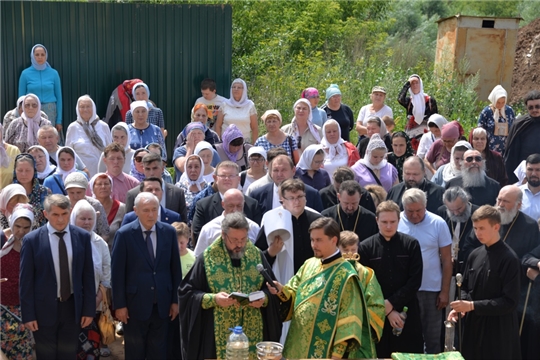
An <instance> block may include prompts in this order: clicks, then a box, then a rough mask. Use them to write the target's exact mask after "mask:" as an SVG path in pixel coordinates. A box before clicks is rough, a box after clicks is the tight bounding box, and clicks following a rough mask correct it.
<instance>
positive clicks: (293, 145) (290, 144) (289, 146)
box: [255, 110, 326, 164]
mask: <svg viewBox="0 0 540 360" xmlns="http://www.w3.org/2000/svg"><path fill="white" fill-rule="evenodd" d="M325 115H326V114H325ZM261 119H262V120H263V121H264V126H265V128H266V134H264V135H263V136H260V137H259V138H258V139H257V141H255V146H260V147H262V148H263V149H264V150H265V151H269V150H270V149H272V148H276V147H281V148H283V149H285V151H287V154H288V155H289V156H290V157H291V159H292V160H293V162H294V163H295V164H296V163H298V161H299V160H300V154H299V152H298V144H297V142H296V137H295V136H291V135H287V134H285V132H284V131H283V130H281V123H282V122H283V119H282V118H281V113H280V112H279V111H278V110H266V111H265V112H264V114H263V116H261Z"/></svg>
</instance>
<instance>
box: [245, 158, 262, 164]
mask: <svg viewBox="0 0 540 360" xmlns="http://www.w3.org/2000/svg"><path fill="white" fill-rule="evenodd" d="M248 161H249V162H250V163H262V162H263V161H264V158H259V159H254V158H249V160H248Z"/></svg>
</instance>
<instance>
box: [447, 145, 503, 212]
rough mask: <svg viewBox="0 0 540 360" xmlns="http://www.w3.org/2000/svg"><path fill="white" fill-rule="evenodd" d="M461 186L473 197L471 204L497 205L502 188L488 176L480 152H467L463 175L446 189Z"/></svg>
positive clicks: (462, 162) (462, 169)
mask: <svg viewBox="0 0 540 360" xmlns="http://www.w3.org/2000/svg"><path fill="white" fill-rule="evenodd" d="M454 186H459V187H461V188H463V189H465V191H467V192H468V193H469V194H470V195H471V203H473V204H475V205H478V206H482V205H495V201H496V199H497V195H498V194H499V190H500V189H501V186H500V185H499V183H498V182H497V181H495V180H493V179H492V178H490V177H489V176H487V175H486V161H485V160H484V159H483V158H482V154H481V153H480V152H479V151H478V150H467V151H465V153H464V154H463V160H462V161H461V175H460V176H456V177H455V178H453V179H451V180H450V181H448V182H447V183H446V189H449V188H451V187H454Z"/></svg>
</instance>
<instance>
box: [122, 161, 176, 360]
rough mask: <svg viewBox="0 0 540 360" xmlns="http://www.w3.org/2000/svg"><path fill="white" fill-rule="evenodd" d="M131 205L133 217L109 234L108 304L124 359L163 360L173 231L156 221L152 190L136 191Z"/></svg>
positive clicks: (172, 314) (170, 312)
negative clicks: (120, 332)
mask: <svg viewBox="0 0 540 360" xmlns="http://www.w3.org/2000/svg"><path fill="white" fill-rule="evenodd" d="M160 161H161V160H160ZM134 209H135V213H136V214H137V217H138V221H133V222H131V223H129V224H127V225H125V226H123V227H121V228H120V229H119V230H118V231H117V232H116V235H115V239H114V246H113V250H112V264H111V269H112V272H111V275H112V276H111V280H112V283H113V284H114V286H113V292H112V293H113V306H114V308H115V310H116V317H117V318H118V320H120V321H122V322H123V323H124V341H125V352H126V359H145V358H146V359H166V358H167V331H168V326H169V321H172V320H174V319H175V318H176V316H177V315H178V295H177V291H176V289H178V285H179V284H180V280H181V279H182V270H181V267H180V255H179V252H178V244H177V242H176V231H175V230H174V228H173V227H172V226H170V225H169V224H165V223H162V222H159V221H158V209H159V200H158V198H157V197H156V196H155V195H153V194H151V193H148V192H142V193H140V194H139V195H137V197H136V198H135V207H134Z"/></svg>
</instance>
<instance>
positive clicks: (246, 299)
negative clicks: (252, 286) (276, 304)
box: [229, 290, 266, 306]
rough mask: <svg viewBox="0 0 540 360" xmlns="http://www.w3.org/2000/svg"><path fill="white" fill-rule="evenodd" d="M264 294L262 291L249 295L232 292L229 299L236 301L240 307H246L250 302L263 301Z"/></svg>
mask: <svg viewBox="0 0 540 360" xmlns="http://www.w3.org/2000/svg"><path fill="white" fill-rule="evenodd" d="M265 296H266V294H265V293H264V292H262V291H260V290H259V291H254V292H252V293H250V294H244V293H240V292H233V293H231V294H230V295H229V297H230V298H234V299H236V301H238V303H239V304H240V305H242V306H245V305H248V304H249V303H250V302H253V301H257V300H261V299H264V298H265Z"/></svg>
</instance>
